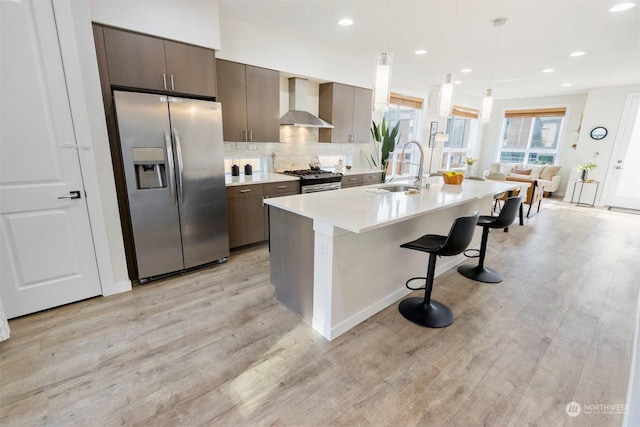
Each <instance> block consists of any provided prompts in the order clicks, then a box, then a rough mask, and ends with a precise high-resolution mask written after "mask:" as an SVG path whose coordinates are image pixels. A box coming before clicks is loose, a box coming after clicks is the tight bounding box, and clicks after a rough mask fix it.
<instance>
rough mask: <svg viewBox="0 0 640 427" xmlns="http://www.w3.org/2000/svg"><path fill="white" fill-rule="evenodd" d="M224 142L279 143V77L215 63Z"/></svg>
mask: <svg viewBox="0 0 640 427" xmlns="http://www.w3.org/2000/svg"><path fill="white" fill-rule="evenodd" d="M216 76H217V79H218V96H217V100H218V101H220V102H221V103H222V129H223V132H224V140H225V141H249V142H279V141H280V74H279V73H278V72H277V71H275V70H269V69H267V68H260V67H254V66H251V65H246V64H240V63H237V62H232V61H225V60H221V59H218V60H216Z"/></svg>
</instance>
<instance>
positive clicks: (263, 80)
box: [246, 65, 280, 142]
mask: <svg viewBox="0 0 640 427" xmlns="http://www.w3.org/2000/svg"><path fill="white" fill-rule="evenodd" d="M246 75H247V129H248V130H249V132H250V133H249V140H250V141H257V142H279V141H280V76H279V74H278V72H277V71H274V70H268V69H266V68H259V67H252V66H250V65H247V66H246Z"/></svg>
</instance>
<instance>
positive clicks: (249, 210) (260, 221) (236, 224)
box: [227, 181, 300, 248]
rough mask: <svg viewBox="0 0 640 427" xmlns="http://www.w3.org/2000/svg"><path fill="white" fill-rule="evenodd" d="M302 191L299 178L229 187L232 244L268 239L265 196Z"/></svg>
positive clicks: (230, 237) (230, 241)
mask: <svg viewBox="0 0 640 427" xmlns="http://www.w3.org/2000/svg"><path fill="white" fill-rule="evenodd" d="M299 193H300V183H299V182H297V181H287V182H274V183H268V184H247V185H238V186H229V187H227V215H228V218H229V247H230V248H237V247H240V246H245V245H250V244H252V243H258V242H263V241H265V240H267V239H269V209H268V206H267V205H265V204H264V203H263V200H264V199H266V198H269V197H282V196H289V195H293V194H299Z"/></svg>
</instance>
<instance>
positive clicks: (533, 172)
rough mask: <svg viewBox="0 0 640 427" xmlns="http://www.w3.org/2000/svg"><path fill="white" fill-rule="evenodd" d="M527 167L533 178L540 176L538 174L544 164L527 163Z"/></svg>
mask: <svg viewBox="0 0 640 427" xmlns="http://www.w3.org/2000/svg"><path fill="white" fill-rule="evenodd" d="M529 168H531V178H533V179H538V178H540V174H541V173H542V171H543V170H544V166H541V165H529Z"/></svg>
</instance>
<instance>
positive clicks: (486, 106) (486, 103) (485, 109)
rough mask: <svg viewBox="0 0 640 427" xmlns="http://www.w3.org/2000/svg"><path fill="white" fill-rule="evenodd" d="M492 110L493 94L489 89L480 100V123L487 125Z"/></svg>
mask: <svg viewBox="0 0 640 427" xmlns="http://www.w3.org/2000/svg"><path fill="white" fill-rule="evenodd" d="M492 108H493V93H492V91H491V89H487V90H486V91H485V93H484V98H482V107H481V108H480V121H481V122H483V123H488V122H489V121H491V109H492Z"/></svg>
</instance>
